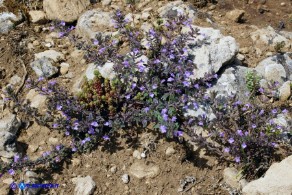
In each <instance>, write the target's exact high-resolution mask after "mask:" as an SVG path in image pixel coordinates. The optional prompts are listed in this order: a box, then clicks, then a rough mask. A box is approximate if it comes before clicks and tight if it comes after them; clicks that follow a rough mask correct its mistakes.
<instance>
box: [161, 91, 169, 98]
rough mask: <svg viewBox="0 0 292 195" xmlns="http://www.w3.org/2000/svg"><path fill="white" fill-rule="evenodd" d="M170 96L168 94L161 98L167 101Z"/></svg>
mask: <svg viewBox="0 0 292 195" xmlns="http://www.w3.org/2000/svg"><path fill="white" fill-rule="evenodd" d="M168 96H169V93H166V94H164V95H163V96H162V97H161V99H162V100H166V99H167V98H168Z"/></svg>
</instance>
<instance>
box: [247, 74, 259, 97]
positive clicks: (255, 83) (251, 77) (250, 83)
mask: <svg viewBox="0 0 292 195" xmlns="http://www.w3.org/2000/svg"><path fill="white" fill-rule="evenodd" d="M260 79H261V78H260V76H258V75H257V74H256V72H255V71H248V72H247V73H246V76H245V80H246V86H247V89H248V90H249V91H250V94H251V95H255V93H256V92H257V91H258V90H259V88H260Z"/></svg>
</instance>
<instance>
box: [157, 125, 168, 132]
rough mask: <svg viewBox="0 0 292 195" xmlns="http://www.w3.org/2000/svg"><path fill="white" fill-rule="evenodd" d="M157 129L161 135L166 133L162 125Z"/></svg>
mask: <svg viewBox="0 0 292 195" xmlns="http://www.w3.org/2000/svg"><path fill="white" fill-rule="evenodd" d="M159 129H160V132H161V133H166V130H167V129H166V127H165V126H164V125H161V126H160V127H159Z"/></svg>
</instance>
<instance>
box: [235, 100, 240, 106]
mask: <svg viewBox="0 0 292 195" xmlns="http://www.w3.org/2000/svg"><path fill="white" fill-rule="evenodd" d="M240 104H242V102H241V101H239V100H238V101H236V102H235V103H234V104H233V105H235V106H237V105H240Z"/></svg>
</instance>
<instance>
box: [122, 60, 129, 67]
mask: <svg viewBox="0 0 292 195" xmlns="http://www.w3.org/2000/svg"><path fill="white" fill-rule="evenodd" d="M122 64H123V65H124V66H125V67H126V68H128V67H129V66H130V63H129V62H128V61H123V62H122Z"/></svg>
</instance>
